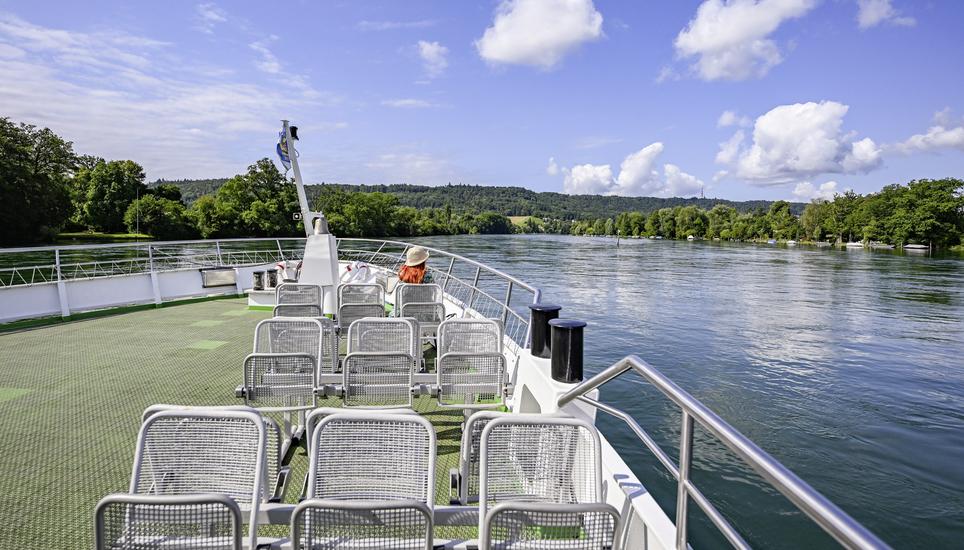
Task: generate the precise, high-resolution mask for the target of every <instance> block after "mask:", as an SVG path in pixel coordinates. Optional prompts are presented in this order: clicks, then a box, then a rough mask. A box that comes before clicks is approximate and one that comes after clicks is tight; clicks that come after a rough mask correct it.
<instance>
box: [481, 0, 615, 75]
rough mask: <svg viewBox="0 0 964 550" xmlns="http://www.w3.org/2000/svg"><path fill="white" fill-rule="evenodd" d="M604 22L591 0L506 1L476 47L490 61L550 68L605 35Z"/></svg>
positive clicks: (497, 10)
mask: <svg viewBox="0 0 964 550" xmlns="http://www.w3.org/2000/svg"><path fill="white" fill-rule="evenodd" d="M602 22H603V17H602V14H600V13H599V12H598V11H596V8H595V6H593V3H592V0H503V1H502V2H501V3H500V4H499V7H498V8H497V9H496V13H495V20H494V21H493V22H492V26H490V27H489V28H487V29H485V33H484V34H483V35H482V38H480V39H478V40H477V41H476V42H475V47H476V49H477V50H478V52H479V55H480V56H482V59H485V60H486V61H488V62H489V63H494V64H515V65H532V66H536V67H540V68H543V69H550V68H552V67H553V66H555V65H556V64H557V63H559V61H561V60H562V58H563V57H565V55H566V54H568V53H569V52H570V51H572V50H573V49H575V48H576V47H578V46H579V45H580V44H582V43H584V42H589V41H592V40H597V39H599V38H600V37H602Z"/></svg>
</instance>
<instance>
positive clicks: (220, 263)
mask: <svg viewBox="0 0 964 550" xmlns="http://www.w3.org/2000/svg"><path fill="white" fill-rule="evenodd" d="M214 246H216V247H217V249H218V267H221V266H222V265H224V260H222V259H221V241H214ZM151 271H154V270H153V268H152V269H151Z"/></svg>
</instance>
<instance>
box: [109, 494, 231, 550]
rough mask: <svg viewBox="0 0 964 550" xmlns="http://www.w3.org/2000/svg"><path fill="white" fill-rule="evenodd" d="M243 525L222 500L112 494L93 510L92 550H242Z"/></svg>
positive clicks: (210, 496) (226, 500) (214, 496)
mask: <svg viewBox="0 0 964 550" xmlns="http://www.w3.org/2000/svg"><path fill="white" fill-rule="evenodd" d="M241 524H242V521H241V509H240V508H239V507H238V505H237V503H236V502H234V501H233V500H231V499H230V498H229V497H227V496H225V495H219V494H198V495H173V496H171V495H168V496H154V495H130V494H114V495H109V496H107V497H104V498H103V499H102V500H101V501H100V502H99V503H98V504H97V507H96V508H95V509H94V549H95V550H141V549H143V548H170V549H172V550H189V549H195V548H213V549H223V550H241Z"/></svg>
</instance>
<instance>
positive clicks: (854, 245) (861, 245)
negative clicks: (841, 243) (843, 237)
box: [845, 242, 864, 248]
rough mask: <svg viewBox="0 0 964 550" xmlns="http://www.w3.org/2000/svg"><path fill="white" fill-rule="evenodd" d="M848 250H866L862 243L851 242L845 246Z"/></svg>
mask: <svg viewBox="0 0 964 550" xmlns="http://www.w3.org/2000/svg"><path fill="white" fill-rule="evenodd" d="M845 247H846V248H864V243H862V242H850V243H847V244H846V245H845Z"/></svg>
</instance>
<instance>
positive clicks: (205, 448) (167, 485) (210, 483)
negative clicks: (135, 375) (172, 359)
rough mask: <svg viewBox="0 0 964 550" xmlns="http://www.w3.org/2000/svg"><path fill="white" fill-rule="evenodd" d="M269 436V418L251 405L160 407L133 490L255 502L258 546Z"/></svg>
mask: <svg viewBox="0 0 964 550" xmlns="http://www.w3.org/2000/svg"><path fill="white" fill-rule="evenodd" d="M267 440H268V438H267V430H266V429H265V423H264V420H263V418H262V417H261V415H259V414H257V413H256V412H254V411H251V410H248V411H240V410H213V409H181V410H167V411H158V412H156V413H154V414H151V415H150V416H148V417H147V419H146V420H145V421H144V423H143V424H142V425H141V430H140V433H139V434H138V438H137V452H136V453H135V455H134V468H133V474H132V475H131V485H130V491H129V492H130V493H135V494H143V495H186V494H197V493H216V494H220V495H225V496H228V497H230V498H231V499H233V500H234V501H235V502H237V503H238V504H239V505H243V506H250V511H251V515H250V519H249V521H248V524H249V537H250V542H251V544H252V545H254V544H255V542H256V540H257V536H258V526H257V520H256V518H257V517H258V510H259V508H260V502H261V500H262V499H263V498H264V495H265V488H264V483H265V478H266V463H267V460H266V455H267ZM252 547H253V546H252Z"/></svg>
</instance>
